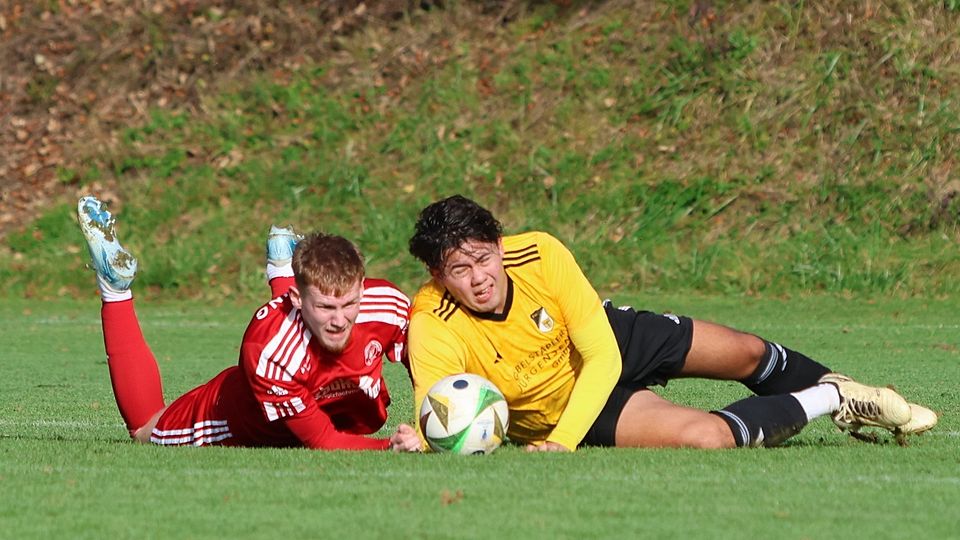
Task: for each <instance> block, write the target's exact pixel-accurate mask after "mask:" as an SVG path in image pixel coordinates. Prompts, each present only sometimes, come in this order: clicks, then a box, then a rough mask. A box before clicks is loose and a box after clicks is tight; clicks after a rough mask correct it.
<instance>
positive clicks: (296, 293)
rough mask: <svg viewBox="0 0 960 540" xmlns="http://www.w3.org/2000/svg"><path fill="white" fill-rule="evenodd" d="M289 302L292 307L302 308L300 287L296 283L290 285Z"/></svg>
mask: <svg viewBox="0 0 960 540" xmlns="http://www.w3.org/2000/svg"><path fill="white" fill-rule="evenodd" d="M290 303H292V304H293V307H294V308H296V309H302V308H303V300H302V299H301V298H300V289H298V288H297V286H296V285H291V286H290Z"/></svg>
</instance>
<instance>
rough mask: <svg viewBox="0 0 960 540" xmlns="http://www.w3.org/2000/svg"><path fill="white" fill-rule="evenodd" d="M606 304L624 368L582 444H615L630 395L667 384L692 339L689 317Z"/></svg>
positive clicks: (684, 358)
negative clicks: (620, 420) (621, 414)
mask: <svg viewBox="0 0 960 540" xmlns="http://www.w3.org/2000/svg"><path fill="white" fill-rule="evenodd" d="M603 308H604V310H605V311H606V312H607V320H609V321H610V326H611V327H613V334H614V335H615V336H616V337H617V346H618V347H619V348H620V356H621V358H622V361H623V371H622V372H621V373H620V379H619V380H617V385H616V386H614V388H613V391H612V392H611V393H610V397H609V398H608V399H607V403H606V405H604V406H603V410H602V411H600V416H598V417H597V420H596V421H595V422H594V423H593V426H591V427H590V430H589V431H588V432H587V435H586V436H585V437H584V438H583V441H582V442H581V443H580V444H581V446H614V445H615V443H616V433H617V421H618V420H619V419H620V412H621V411H623V407H624V405H626V404H627V400H629V399H630V396H632V395H633V394H634V393H636V392H637V391H638V390H642V389H644V388H647V387H649V386H653V385H657V384H658V385H661V386H666V384H667V381H668V380H670V379H671V378H673V377H675V376H676V375H677V374H678V373H680V370H681V369H683V364H684V362H685V361H686V358H687V353H688V352H689V351H690V343H691V342H692V341H693V320H691V319H690V318H689V317H678V316H676V315H660V314H657V313H653V312H650V311H636V310H634V309H633V308H629V307H625V308H617V307H616V306H614V305H613V304H611V303H610V301H609V300H607V301H605V302H604V303H603Z"/></svg>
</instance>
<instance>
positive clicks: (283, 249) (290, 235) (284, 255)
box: [267, 225, 303, 266]
mask: <svg viewBox="0 0 960 540" xmlns="http://www.w3.org/2000/svg"><path fill="white" fill-rule="evenodd" d="M302 238H303V236H302V235H299V234H297V233H296V232H294V230H293V226H289V227H286V228H283V227H277V226H276V225H271V226H270V233H269V234H267V264H271V265H273V266H285V265H288V264H290V262H291V261H292V260H293V250H294V248H296V247H297V242H299V241H300V239H302Z"/></svg>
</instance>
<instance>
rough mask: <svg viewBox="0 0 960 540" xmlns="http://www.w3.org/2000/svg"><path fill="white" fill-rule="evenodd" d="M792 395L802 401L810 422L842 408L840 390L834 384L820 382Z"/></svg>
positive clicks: (801, 404)
mask: <svg viewBox="0 0 960 540" xmlns="http://www.w3.org/2000/svg"><path fill="white" fill-rule="evenodd" d="M790 395H791V396H793V397H795V398H797V401H799V402H800V406H801V407H803V412H804V413H806V414H807V421H808V422H809V421H811V420H813V419H814V418H820V417H821V416H824V415H827V414H831V413H834V412H837V410H838V409H839V408H840V391H839V390H837V387H836V386H834V385H832V384H826V383H825V384H818V385H816V386H811V387H810V388H807V389H806V390H801V391H799V392H793V393H792V394H790Z"/></svg>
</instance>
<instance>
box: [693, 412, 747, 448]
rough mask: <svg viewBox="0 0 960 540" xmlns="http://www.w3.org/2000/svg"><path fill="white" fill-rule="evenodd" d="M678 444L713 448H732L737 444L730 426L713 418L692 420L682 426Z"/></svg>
mask: <svg viewBox="0 0 960 540" xmlns="http://www.w3.org/2000/svg"><path fill="white" fill-rule="evenodd" d="M679 440H680V446H683V447H686V448H699V449H704V450H715V449H720V448H734V447H736V445H737V442H736V440H735V439H734V438H733V433H732V432H731V431H730V428H729V427H728V426H727V425H726V423H725V422H723V421H722V420H721V421H720V422H716V421H714V419H713V418H709V419H705V420H703V421H698V422H692V423H690V424H687V425H686V426H684V428H683V429H682V430H681V431H680V433H679Z"/></svg>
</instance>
